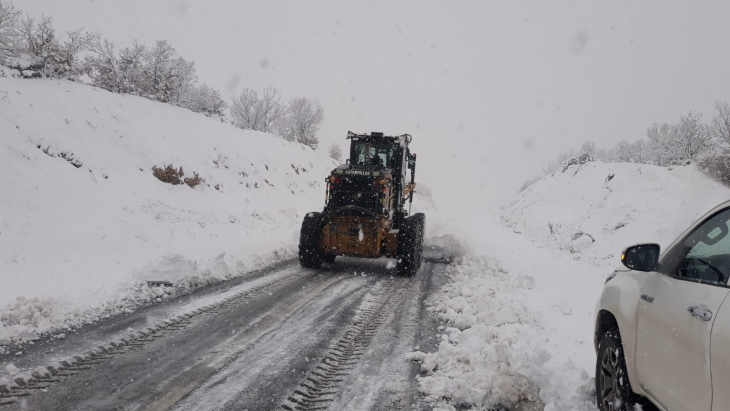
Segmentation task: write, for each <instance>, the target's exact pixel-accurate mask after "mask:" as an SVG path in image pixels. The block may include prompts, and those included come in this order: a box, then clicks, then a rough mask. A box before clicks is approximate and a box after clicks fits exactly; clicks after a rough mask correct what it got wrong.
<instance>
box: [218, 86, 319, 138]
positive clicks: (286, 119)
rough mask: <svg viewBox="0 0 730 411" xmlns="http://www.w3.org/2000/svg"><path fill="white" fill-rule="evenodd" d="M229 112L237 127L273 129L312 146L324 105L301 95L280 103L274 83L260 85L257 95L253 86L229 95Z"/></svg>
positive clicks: (271, 130) (260, 129)
mask: <svg viewBox="0 0 730 411" xmlns="http://www.w3.org/2000/svg"><path fill="white" fill-rule="evenodd" d="M231 116H232V117H233V121H234V124H235V125H236V126H237V127H239V128H242V129H246V130H257V131H263V132H267V133H270V132H273V133H277V134H279V135H280V136H282V137H283V138H284V139H285V140H288V141H295V142H298V143H301V144H304V145H307V146H309V147H312V148H313V149H316V148H317V147H318V146H319V138H318V137H317V133H318V132H319V127H320V125H321V124H322V121H323V120H324V109H323V108H322V106H321V105H320V104H319V103H318V102H316V101H314V100H310V99H307V98H303V97H299V98H293V99H291V100H289V103H288V104H286V105H284V104H283V103H281V95H280V94H279V91H278V90H277V89H276V88H274V87H268V88H266V89H264V91H263V93H262V94H261V96H260V97H259V95H258V93H257V92H256V91H255V90H252V89H248V88H247V89H245V90H243V92H242V93H241V94H240V95H239V96H237V97H234V98H232V99H231Z"/></svg>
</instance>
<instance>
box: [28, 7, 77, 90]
mask: <svg viewBox="0 0 730 411" xmlns="http://www.w3.org/2000/svg"><path fill="white" fill-rule="evenodd" d="M66 34H67V37H68V40H66V41H65V42H63V43H61V42H60V41H59V40H58V37H57V36H56V30H55V29H54V28H53V20H52V19H51V18H50V17H45V16H43V17H42V18H41V20H40V22H39V23H38V25H36V24H35V20H34V19H32V18H30V17H26V18H25V19H24V20H23V21H22V23H21V35H22V37H23V41H24V42H25V47H26V51H27V52H28V54H30V56H31V57H32V58H33V59H35V60H36V64H37V66H38V67H39V70H40V75H41V76H42V77H54V78H55V77H68V76H70V75H73V74H74V71H75V70H80V69H79V68H78V67H76V66H75V63H76V55H77V54H78V53H79V52H81V51H82V50H85V49H86V48H87V46H88V44H89V42H90V41H91V40H92V35H90V34H88V33H82V31H81V29H79V30H76V31H69V32H66Z"/></svg>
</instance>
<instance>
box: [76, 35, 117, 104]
mask: <svg viewBox="0 0 730 411" xmlns="http://www.w3.org/2000/svg"><path fill="white" fill-rule="evenodd" d="M89 51H91V52H92V53H93V54H92V55H91V56H87V57H86V61H85V63H86V71H87V73H89V75H90V77H91V81H92V84H93V85H94V86H96V87H99V88H103V89H105V90H109V91H111V92H114V93H121V92H122V87H123V81H124V80H123V76H122V73H121V71H120V68H119V59H118V58H117V53H116V51H115V47H114V43H112V42H110V41H109V40H107V39H104V40H102V39H101V35H100V34H98V33H96V34H93V35H92V36H91V39H90V41H89Z"/></svg>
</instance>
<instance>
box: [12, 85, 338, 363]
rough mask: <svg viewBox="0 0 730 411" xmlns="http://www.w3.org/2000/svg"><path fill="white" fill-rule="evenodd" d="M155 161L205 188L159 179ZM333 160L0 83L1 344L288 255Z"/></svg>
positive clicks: (171, 116)
mask: <svg viewBox="0 0 730 411" xmlns="http://www.w3.org/2000/svg"><path fill="white" fill-rule="evenodd" d="M166 164H173V165H174V166H175V167H176V168H178V167H182V169H183V172H184V174H185V177H193V175H194V174H193V173H198V174H199V175H200V177H202V178H204V179H205V184H202V185H199V186H197V187H195V188H190V187H188V186H187V185H175V186H173V185H171V184H166V183H163V182H161V181H159V180H158V179H157V178H155V177H154V176H153V175H152V167H153V166H157V167H163V166H164V165H166ZM335 165H336V164H335V162H334V161H333V160H331V159H330V158H329V157H328V156H327V155H326V154H325V153H324V152H323V151H321V150H320V151H313V150H311V149H310V148H307V147H305V146H302V145H299V144H295V143H289V142H286V141H284V140H282V139H280V138H278V137H275V136H272V135H270V134H265V133H258V132H252V131H244V130H239V129H237V128H235V127H233V126H231V125H229V124H225V123H223V122H221V121H220V119H215V118H208V117H205V116H203V115H201V114H196V113H193V112H191V111H188V110H185V109H181V108H177V107H173V106H170V105H167V104H162V103H157V102H153V101H150V100H147V99H144V98H140V97H135V96H129V95H118V94H112V93H109V92H106V91H102V90H99V89H96V88H93V87H90V86H87V85H82V84H77V83H73V82H70V81H61V80H41V79H38V80H21V79H13V78H3V77H0V175H2V177H3V179H2V181H3V189H2V193H3V194H0V211H1V213H0V346H1V345H3V344H7V343H9V342H17V341H21V340H26V341H27V340H33V339H36V338H38V335H39V334H43V333H51V332H55V331H59V332H60V330H65V329H66V328H67V327H75V326H77V325H79V324H83V323H85V322H91V321H94V320H96V319H98V318H100V317H107V316H110V315H113V314H117V313H121V312H125V311H127V312H128V311H130V310H132V309H133V308H134V307H136V306H138V305H139V304H142V303H145V302H148V301H161V300H163V299H166V298H169V297H171V296H173V295H176V294H178V293H180V292H183V291H185V290H189V289H191V288H194V287H197V286H199V285H203V284H207V283H210V282H214V281H220V280H223V279H226V278H230V277H232V276H237V275H241V274H242V273H244V272H248V271H250V270H252V269H255V268H259V267H261V266H263V265H266V264H270V263H271V262H273V261H276V260H280V259H283V258H287V257H290V256H293V255H294V253H295V252H296V245H297V238H298V231H299V225H300V223H301V219H302V218H303V216H304V213H305V212H308V211H314V210H319V209H321V207H322V204H323V201H324V191H325V188H324V178H325V176H326V175H327V174H328V173H329V172H330V171H331V170H332V169H333V168H334V167H335ZM76 166H79V167H78V168H77V167H76ZM216 186H217V187H218V189H216V188H215V187H216ZM146 280H168V281H172V282H174V283H175V287H172V288H167V289H161V288H158V287H149V286H147V285H146V283H145V281H146ZM0 349H2V348H1V347H0Z"/></svg>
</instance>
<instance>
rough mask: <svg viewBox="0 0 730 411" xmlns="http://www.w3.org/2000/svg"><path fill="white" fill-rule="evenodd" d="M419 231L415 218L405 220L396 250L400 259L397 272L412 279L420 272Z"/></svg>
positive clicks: (401, 226)
mask: <svg viewBox="0 0 730 411" xmlns="http://www.w3.org/2000/svg"><path fill="white" fill-rule="evenodd" d="M418 231H419V230H418V220H417V219H415V218H413V217H408V218H406V219H404V220H403V222H402V223H401V225H400V228H399V229H398V247H397V250H396V256H397V258H398V262H397V265H396V271H397V272H398V275H402V276H406V277H412V276H413V275H414V274H416V271H418V265H419V264H418V263H419V261H418V259H419V253H418V245H419V241H418V238H419V232H418Z"/></svg>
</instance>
